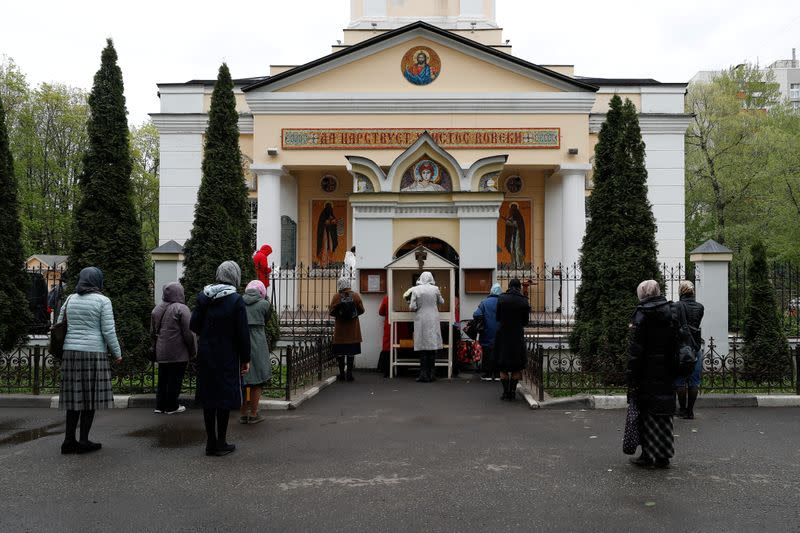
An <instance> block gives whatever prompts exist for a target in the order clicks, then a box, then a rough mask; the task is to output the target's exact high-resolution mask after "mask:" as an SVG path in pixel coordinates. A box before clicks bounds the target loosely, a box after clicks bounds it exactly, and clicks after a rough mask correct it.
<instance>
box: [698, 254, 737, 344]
mask: <svg viewBox="0 0 800 533" xmlns="http://www.w3.org/2000/svg"><path fill="white" fill-rule="evenodd" d="M689 259H690V260H691V261H692V262H693V263H694V267H695V283H694V289H695V298H696V299H697V301H698V302H700V303H701V304H703V306H704V307H705V313H704V314H703V322H702V323H701V324H700V329H701V330H702V335H703V338H704V339H705V341H706V349H708V341H709V339H711V338H713V339H714V349H715V351H716V353H717V355H719V356H723V357H724V356H726V355H728V350H729V348H730V347H729V345H728V269H729V265H730V262H731V260H732V259H733V250H731V249H730V248H726V247H725V246H722V245H721V244H719V243H717V242H715V241H713V240H709V241H706V242H705V243H703V244H701V245H700V246H698V247H697V248H695V249H694V250H692V251H691V253H690V255H689Z"/></svg>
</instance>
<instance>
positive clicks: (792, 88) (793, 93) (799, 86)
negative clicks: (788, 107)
mask: <svg viewBox="0 0 800 533" xmlns="http://www.w3.org/2000/svg"><path fill="white" fill-rule="evenodd" d="M789 98H791V99H792V100H800V83H792V84H791V85H789Z"/></svg>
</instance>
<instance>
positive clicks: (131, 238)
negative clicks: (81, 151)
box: [67, 39, 153, 362]
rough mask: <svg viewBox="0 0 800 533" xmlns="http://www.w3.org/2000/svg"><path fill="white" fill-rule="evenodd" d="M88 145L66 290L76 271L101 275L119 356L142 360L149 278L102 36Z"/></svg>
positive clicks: (123, 114) (112, 60)
mask: <svg viewBox="0 0 800 533" xmlns="http://www.w3.org/2000/svg"><path fill="white" fill-rule="evenodd" d="M89 111H90V117H89V122H88V123H87V130H88V133H89V149H88V151H87V152H86V155H85V156H84V160H83V172H82V174H81V176H80V180H79V185H80V190H81V200H80V202H79V203H78V205H77V207H76V208H75V227H74V235H73V245H72V250H71V252H70V254H69V259H68V263H67V265H68V268H69V278H70V281H71V284H70V285H71V286H70V289H73V288H74V287H75V283H76V281H77V278H78V273H79V272H80V270H81V269H82V268H84V267H87V266H96V267H98V268H100V269H101V270H102V271H103V273H104V274H105V288H104V293H105V294H106V295H107V296H108V297H109V298H111V301H112V303H113V305H114V316H115V321H116V326H117V334H118V335H119V337H120V340H121V342H122V345H123V348H124V350H125V352H126V353H125V354H124V355H125V356H134V361H137V360H138V361H139V362H141V361H144V359H142V357H143V355H144V351H145V349H146V344H147V338H148V334H147V332H148V330H149V327H150V310H151V309H152V302H153V301H152V299H151V297H150V291H149V288H148V287H149V283H150V279H151V278H150V276H149V275H148V272H147V269H146V267H145V264H146V263H145V254H144V249H143V248H142V236H141V228H140V227H139V224H138V221H137V218H136V211H135V209H134V207H133V201H132V189H131V158H130V150H129V146H128V120H127V114H128V112H127V110H126V109H125V95H124V88H123V84H122V71H121V70H120V68H119V66H117V52H116V50H115V49H114V44H113V43H112V42H111V39H108V41H107V45H106V47H105V49H103V53H102V55H101V62H100V70H98V71H97V73H96V74H95V76H94V85H93V87H92V92H91V94H90V95H89Z"/></svg>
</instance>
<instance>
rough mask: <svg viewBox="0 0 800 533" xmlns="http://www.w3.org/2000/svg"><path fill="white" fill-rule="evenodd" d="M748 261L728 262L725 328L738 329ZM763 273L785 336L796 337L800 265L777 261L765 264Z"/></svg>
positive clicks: (741, 323) (741, 322)
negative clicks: (765, 275)
mask: <svg viewBox="0 0 800 533" xmlns="http://www.w3.org/2000/svg"><path fill="white" fill-rule="evenodd" d="M747 269H748V264H747V262H745V261H737V262H736V263H734V264H732V265H731V268H730V277H729V282H728V292H729V294H728V329H729V330H730V331H732V332H736V333H740V332H741V331H742V330H743V328H744V322H745V318H746V316H747V299H748V291H749V286H750V284H749V280H748V272H747ZM767 277H768V278H769V281H770V284H771V285H772V288H773V290H774V291H775V302H776V305H777V313H778V316H779V317H780V320H781V322H782V324H783V330H784V332H785V333H786V335H787V336H788V337H800V312H799V311H800V265H796V264H792V263H786V262H780V263H771V264H770V265H769V266H768V271H767Z"/></svg>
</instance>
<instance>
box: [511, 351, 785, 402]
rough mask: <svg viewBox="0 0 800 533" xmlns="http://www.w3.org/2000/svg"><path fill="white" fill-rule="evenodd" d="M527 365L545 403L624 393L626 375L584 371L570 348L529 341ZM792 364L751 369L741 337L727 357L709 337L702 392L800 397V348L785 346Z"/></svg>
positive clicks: (529, 377) (528, 376) (527, 374)
mask: <svg viewBox="0 0 800 533" xmlns="http://www.w3.org/2000/svg"><path fill="white" fill-rule="evenodd" d="M527 346H528V367H527V369H526V370H525V374H524V379H525V381H526V383H528V384H529V385H530V386H531V388H532V390H533V391H534V392H535V393H536V394H537V395H538V398H539V401H543V400H544V398H545V395H546V394H547V395H549V396H555V397H557V396H571V395H575V394H625V392H626V388H625V385H624V383H625V373H624V372H622V371H611V372H604V371H587V370H585V369H584V368H582V366H581V361H580V357H578V356H577V355H575V354H573V353H572V352H571V351H569V349H568V346H566V345H564V344H557V345H551V346H545V345H543V344H541V343H539V342H537V341H536V340H535V339H533V338H531V339H529V340H528V344H527ZM789 353H790V357H791V359H792V364H791V365H790V367H789V370H786V371H776V370H774V369H769V368H767V369H762V370H753V369H751V368H749V367H748V365H747V361H746V359H745V355H744V344H743V342H742V339H741V338H735V339H732V340H731V342H730V350H729V352H728V353H727V354H721V353H719V352H718V351H717V345H716V344H715V342H714V339H713V338H711V339H709V342H708V344H707V345H706V347H705V350H704V353H703V371H702V382H701V385H700V391H701V393H725V394H748V393H755V394H757V393H763V394H770V393H793V394H798V395H800V379H799V378H798V368H800V346H798V345H795V346H790V348H789Z"/></svg>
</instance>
